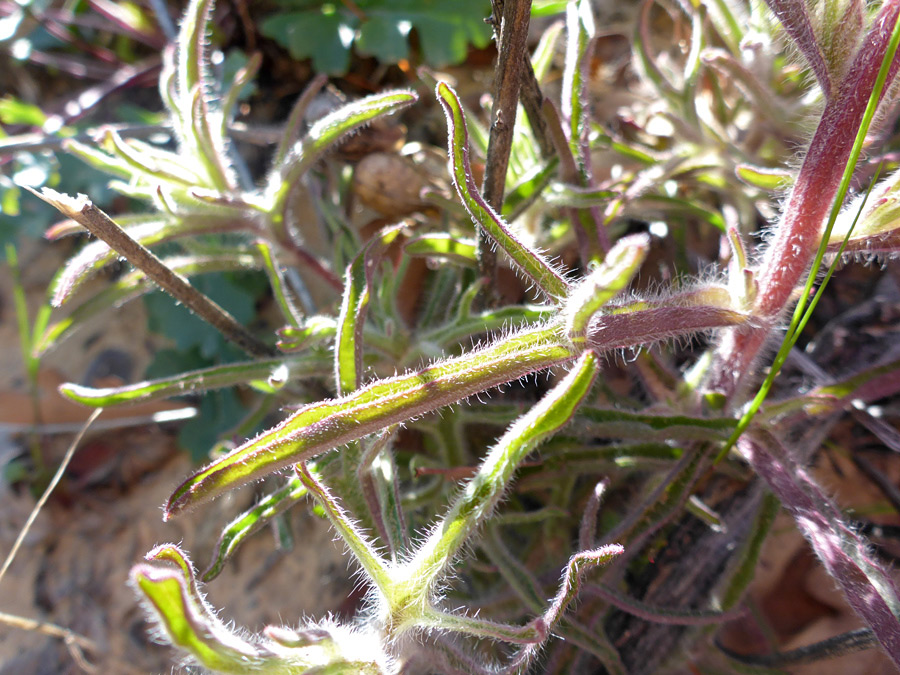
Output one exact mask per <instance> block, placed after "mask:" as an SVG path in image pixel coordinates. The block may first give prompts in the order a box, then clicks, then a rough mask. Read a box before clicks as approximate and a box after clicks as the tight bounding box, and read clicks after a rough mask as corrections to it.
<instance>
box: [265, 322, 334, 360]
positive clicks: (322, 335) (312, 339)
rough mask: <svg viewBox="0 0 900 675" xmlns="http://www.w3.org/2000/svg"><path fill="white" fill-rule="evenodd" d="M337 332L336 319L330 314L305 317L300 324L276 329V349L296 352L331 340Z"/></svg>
mask: <svg viewBox="0 0 900 675" xmlns="http://www.w3.org/2000/svg"><path fill="white" fill-rule="evenodd" d="M336 333H337V321H335V320H334V319H333V318H332V317H330V316H322V315H320V314H316V315H315V316H310V317H307V318H306V319H305V320H304V321H303V322H302V323H301V324H300V326H285V327H284V328H280V329H279V330H278V338H279V340H278V349H280V350H281V351H283V352H297V351H300V350H301V349H307V348H309V347H312V346H313V345H317V344H321V343H322V342H325V341H328V340H331V339H332V338H334V336H335V334H336Z"/></svg>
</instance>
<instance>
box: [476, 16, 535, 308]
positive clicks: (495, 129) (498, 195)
mask: <svg viewBox="0 0 900 675" xmlns="http://www.w3.org/2000/svg"><path fill="white" fill-rule="evenodd" d="M492 4H493V8H494V12H493V16H494V21H495V24H496V17H497V16H502V20H501V24H500V28H499V31H498V33H499V35H498V39H497V52H498V57H497V68H496V69H495V71H494V104H493V106H492V108H491V118H492V119H491V136H490V139H489V141H488V150H487V165H486V167H485V171H484V183H483V185H482V192H483V194H484V198H485V200H486V201H487V203H488V204H490V205H491V207H492V208H493V209H494V210H495V211H496V212H497V213H501V212H502V210H503V192H504V189H505V187H506V170H507V168H508V166H509V155H510V150H511V148H512V141H513V131H514V130H515V126H516V110H517V109H518V105H519V91H520V89H521V85H522V73H521V71H522V61H523V59H524V58H526V49H525V48H526V41H527V40H528V25H529V22H530V20H531V0H493V2H492ZM478 267H479V272H480V273H481V276H482V278H483V279H486V280H487V281H488V283H487V284H485V287H484V288H485V291H486V296H487V297H486V301H487V302H486V304H487V305H494V304H496V302H495V301H496V290H495V289H496V285H495V284H494V281H495V280H496V277H497V253H496V251H494V249H493V241H492V240H491V238H490V237H489V236H488V234H487V232H485V231H484V230H483V229H482V228H480V227H479V228H478Z"/></svg>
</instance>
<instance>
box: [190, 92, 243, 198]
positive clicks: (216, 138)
mask: <svg viewBox="0 0 900 675" xmlns="http://www.w3.org/2000/svg"><path fill="white" fill-rule="evenodd" d="M191 94H192V97H191V120H192V124H191V132H192V134H193V145H194V146H195V148H196V152H195V157H196V159H197V160H198V162H199V164H200V166H202V167H203V169H204V172H205V174H206V176H207V179H208V181H209V182H208V183H207V185H208V186H209V187H211V188H214V189H215V190H217V191H218V192H221V193H227V192H229V191H231V190H233V189H234V187H235V179H234V175H233V173H232V171H231V167H230V165H229V162H228V158H227V156H226V154H225V140H224V139H223V138H222V136H221V135H217V134H216V133H214V132H213V129H216V130H218V129H220V127H221V124H215V123H214V119H211V118H216V119H217V118H218V117H219V113H218V112H215V113H214V112H213V110H212V109H211V108H210V105H209V102H208V101H207V100H206V98H204V88H203V87H202V86H200V85H196V86H195V88H194V90H193V92H191Z"/></svg>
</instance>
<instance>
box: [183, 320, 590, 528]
mask: <svg viewBox="0 0 900 675" xmlns="http://www.w3.org/2000/svg"><path fill="white" fill-rule="evenodd" d="M574 356H575V354H574V353H573V352H572V351H571V348H570V347H568V346H567V345H566V344H565V341H564V340H563V339H562V338H561V336H560V335H559V328H558V327H557V326H556V325H552V324H551V325H549V326H545V327H541V328H537V329H531V330H528V331H523V332H521V333H519V334H517V335H512V336H509V337H508V338H507V339H505V340H503V341H502V342H500V343H498V344H496V345H492V346H490V347H488V348H485V349H482V350H479V351H475V352H472V353H469V354H465V355H463V356H461V357H457V358H455V359H450V360H448V361H445V362H443V363H437V364H434V365H432V366H428V367H426V368H424V369H422V370H420V371H417V372H412V373H408V374H405V375H400V376H398V377H394V378H390V379H386V380H379V381H377V382H373V383H372V384H370V385H368V386H366V387H364V388H362V389H360V390H357V391H355V392H353V393H352V394H349V395H348V396H345V397H344V398H340V399H334V400H330V401H322V402H319V403H314V404H311V405H307V406H304V407H303V408H301V409H300V410H299V411H298V412H296V413H294V414H293V415H292V416H291V417H289V418H288V419H286V420H285V421H283V422H282V423H281V424H279V425H278V426H276V427H274V428H272V429H270V430H268V431H266V432H265V433H263V434H262V435H260V436H259V437H257V438H256V439H253V440H251V441H248V442H247V443H245V444H244V445H242V446H241V447H239V448H237V449H236V450H235V451H234V452H232V453H231V454H229V455H227V456H226V457H223V458H221V459H219V460H217V461H215V462H213V463H212V464H210V465H209V466H208V467H206V468H205V469H203V470H201V471H199V472H197V473H195V474H194V475H193V476H191V477H190V478H188V479H187V480H186V481H185V482H184V483H182V485H181V486H179V487H178V489H177V490H176V491H175V492H174V493H173V494H172V496H171V497H170V498H169V503H168V505H167V507H166V518H171V517H172V516H174V515H176V514H178V513H180V512H181V511H183V510H185V509H186V508H189V507H191V506H194V505H196V504H198V503H200V502H203V501H206V500H209V499H212V498H214V497H216V496H218V495H220V494H222V493H223V492H225V491H226V490H228V489H230V488H233V487H237V486H238V485H241V484H243V483H247V482H249V481H252V480H256V479H258V478H260V477H262V476H264V475H266V474H269V473H272V472H274V471H278V470H280V469H283V468H285V467H288V466H291V465H293V464H296V463H298V462H301V461H305V460H307V459H310V458H312V457H314V456H316V455H319V454H321V453H323V452H325V451H327V450H330V449H332V448H335V447H338V446H340V445H343V444H345V443H349V442H350V441H354V440H357V439H359V438H362V437H363V436H365V435H367V434H370V433H373V432H375V431H378V430H380V429H383V428H385V427H388V426H390V425H392V424H396V423H398V422H404V421H406V420H408V419H411V418H413V417H416V416H418V415H421V414H423V413H425V412H430V411H432V410H435V409H437V408H440V407H443V406H445V405H449V404H451V403H455V402H456V401H460V400H462V399H465V398H466V397H468V396H472V395H473V394H476V393H478V392H480V391H484V390H485V389H489V388H491V387H494V386H497V385H499V384H503V383H505V382H509V381H511V380H515V379H518V378H520V377H522V376H523V375H526V374H528V373H531V372H534V371H536V370H541V369H543V368H547V367H549V366H552V365H558V364H561V363H565V362H566V361H569V360H570V359H572V358H574Z"/></svg>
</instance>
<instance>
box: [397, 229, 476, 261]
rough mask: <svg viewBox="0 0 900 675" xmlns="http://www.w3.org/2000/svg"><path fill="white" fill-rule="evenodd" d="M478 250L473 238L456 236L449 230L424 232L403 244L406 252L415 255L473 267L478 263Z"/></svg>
mask: <svg viewBox="0 0 900 675" xmlns="http://www.w3.org/2000/svg"><path fill="white" fill-rule="evenodd" d="M476 250H477V247H476V245H475V241H474V240H473V239H467V238H463V237H454V236H453V235H452V234H450V233H447V232H437V233H434V234H424V235H422V236H420V237H416V238H415V239H410V240H409V241H408V242H406V244H404V245H403V251H404V253H406V254H408V255H411V256H414V257H428V258H438V259H440V260H447V261H450V262H455V263H459V264H461V265H464V266H466V267H473V268H474V267H475V266H476V265H477V264H478V263H477V260H476Z"/></svg>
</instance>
